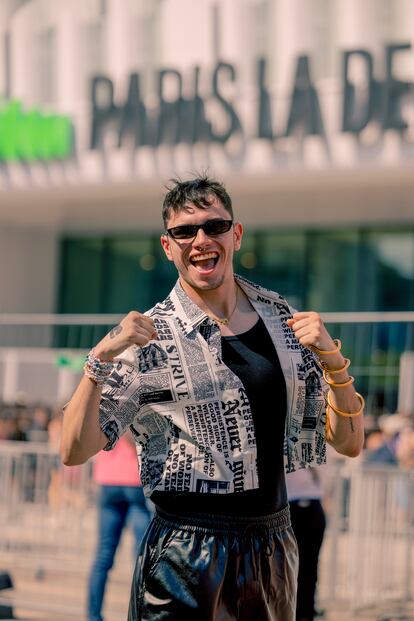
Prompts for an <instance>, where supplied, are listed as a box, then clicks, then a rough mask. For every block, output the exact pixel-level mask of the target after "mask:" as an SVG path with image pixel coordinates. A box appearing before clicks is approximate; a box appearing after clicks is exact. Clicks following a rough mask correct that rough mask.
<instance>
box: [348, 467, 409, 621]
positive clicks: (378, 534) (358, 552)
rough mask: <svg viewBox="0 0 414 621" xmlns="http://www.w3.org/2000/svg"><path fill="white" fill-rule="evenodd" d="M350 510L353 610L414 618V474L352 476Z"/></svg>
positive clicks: (382, 471)
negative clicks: (413, 614)
mask: <svg viewBox="0 0 414 621" xmlns="http://www.w3.org/2000/svg"><path fill="white" fill-rule="evenodd" d="M349 509H350V510H349V562H348V572H349V589H350V590H349V598H350V602H351V606H352V609H353V611H354V612H356V611H362V610H368V609H369V610H371V611H378V613H379V614H381V615H385V616H386V617H388V616H389V615H391V617H392V618H393V619H394V618H414V617H410V616H409V617H406V616H405V614H407V613H406V612H405V611H406V610H408V608H409V606H410V603H412V602H413V598H414V471H413V470H406V471H404V470H401V469H398V468H397V467H392V466H389V467H387V466H380V465H378V466H371V465H370V466H369V467H368V466H365V467H364V466H362V467H361V468H358V469H355V470H353V471H351V479H350V508H349ZM393 611H394V612H393ZM398 611H399V612H400V613H401V614H402V616H401V617H400V616H398V614H399V612H398ZM411 611H412V609H411ZM383 618H384V617H383Z"/></svg>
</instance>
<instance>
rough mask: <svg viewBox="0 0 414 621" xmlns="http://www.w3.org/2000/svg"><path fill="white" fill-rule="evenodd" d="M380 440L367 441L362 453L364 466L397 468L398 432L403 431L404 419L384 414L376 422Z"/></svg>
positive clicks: (400, 416)
mask: <svg viewBox="0 0 414 621" xmlns="http://www.w3.org/2000/svg"><path fill="white" fill-rule="evenodd" d="M378 425H379V429H380V431H381V433H382V438H380V437H377V441H376V442H375V443H374V441H373V440H370V441H368V445H367V448H366V450H365V453H364V462H365V463H366V464H388V465H392V466H398V457H397V445H398V438H399V435H400V432H401V431H402V430H403V429H404V427H405V425H406V422H405V417H404V416H402V415H401V414H398V413H396V414H384V415H382V416H380V418H379V421H378ZM368 440H369V438H368Z"/></svg>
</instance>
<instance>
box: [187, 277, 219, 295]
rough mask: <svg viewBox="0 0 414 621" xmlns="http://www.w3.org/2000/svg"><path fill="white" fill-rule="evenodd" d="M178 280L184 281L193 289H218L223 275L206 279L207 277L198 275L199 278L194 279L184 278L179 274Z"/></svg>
mask: <svg viewBox="0 0 414 621" xmlns="http://www.w3.org/2000/svg"><path fill="white" fill-rule="evenodd" d="M180 280H181V282H183V281H184V283H185V284H186V285H187V286H189V287H191V288H192V289H195V290H196V291H213V290H214V289H218V288H219V287H221V285H222V284H223V282H224V277H221V278H217V279H216V278H215V279H214V280H208V279H207V278H206V279H204V278H203V277H202V276H200V278H197V280H195V279H192V278H184V277H183V275H182V274H181V275H180Z"/></svg>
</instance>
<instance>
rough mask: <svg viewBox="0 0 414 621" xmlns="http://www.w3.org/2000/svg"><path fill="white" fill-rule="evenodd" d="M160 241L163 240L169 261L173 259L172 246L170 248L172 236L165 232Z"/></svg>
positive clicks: (162, 244)
mask: <svg viewBox="0 0 414 621" xmlns="http://www.w3.org/2000/svg"><path fill="white" fill-rule="evenodd" d="M160 241H161V246H162V247H163V250H164V252H165V255H166V257H167V259H168V260H169V261H172V260H173V258H172V254H171V248H170V238H169V237H168V235H167V234H166V233H163V234H162V235H161V237H160Z"/></svg>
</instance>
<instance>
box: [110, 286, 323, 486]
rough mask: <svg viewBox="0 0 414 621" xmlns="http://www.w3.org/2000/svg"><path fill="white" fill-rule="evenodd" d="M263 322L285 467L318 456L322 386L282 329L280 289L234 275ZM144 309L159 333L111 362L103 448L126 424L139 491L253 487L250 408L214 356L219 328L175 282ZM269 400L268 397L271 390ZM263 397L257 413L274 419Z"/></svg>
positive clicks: (310, 360) (286, 313)
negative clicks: (278, 373) (274, 363)
mask: <svg viewBox="0 0 414 621" xmlns="http://www.w3.org/2000/svg"><path fill="white" fill-rule="evenodd" d="M236 280H237V283H238V284H239V285H240V287H241V288H242V289H243V291H244V292H245V293H246V295H247V296H248V298H249V300H250V302H251V304H252V305H253V306H254V308H255V309H256V311H257V313H258V314H259V315H260V317H261V318H262V319H263V321H264V323H265V325H266V328H267V330H268V331H269V334H270V336H271V338H272V340H273V343H274V345H275V348H276V350H277V353H278V356H279V360H280V364H281V367H282V371H283V374H284V377H285V381H286V390H287V415H286V428H285V449H284V452H285V465H286V471H287V472H292V471H294V470H296V469H297V468H301V467H305V466H307V465H310V464H315V463H317V464H321V463H324V462H325V459H326V445H325V421H326V412H325V395H324V393H325V390H326V385H325V384H324V382H323V378H322V373H321V369H320V368H319V366H318V364H317V363H316V358H315V355H314V354H313V353H312V352H311V351H310V350H308V349H306V348H304V347H302V346H301V345H300V344H299V342H298V341H297V339H296V338H295V336H294V334H293V332H292V330H291V329H290V328H289V327H288V326H287V325H286V321H287V319H289V318H290V317H291V316H292V312H293V310H292V309H291V308H290V307H289V305H288V303H287V302H286V300H284V299H283V298H282V297H281V296H280V295H279V294H277V293H275V292H272V291H269V290H267V289H265V288H263V287H260V286H258V285H255V284H253V283H251V282H249V281H248V280H246V279H244V278H241V277H240V276H236ZM146 314H148V315H149V316H151V317H152V319H153V320H154V324H155V326H156V328H157V333H158V338H157V340H154V341H151V342H150V343H149V344H148V345H147V346H145V347H142V348H140V347H136V346H134V347H130V348H129V349H128V350H126V351H125V352H124V353H123V354H121V356H119V357H118V358H117V359H116V364H115V367H114V370H113V372H112V374H111V376H110V378H109V379H108V381H107V383H106V385H105V387H104V390H103V392H102V400H101V406H100V423H101V427H102V429H103V431H104V432H105V434H106V435H107V436H108V438H109V441H108V445H107V446H106V447H105V449H106V450H108V449H110V448H112V446H113V445H114V444H115V442H116V441H117V439H118V438H119V437H120V435H121V434H122V433H123V432H124V431H125V429H126V428H127V427H128V426H129V427H130V428H131V431H132V433H133V434H134V437H135V440H136V444H137V452H138V461H139V464H140V474H141V481H142V485H143V486H144V489H145V493H146V494H147V495H150V494H151V493H152V491H154V490H155V489H156V490H160V491H169V490H171V491H175V492H199V493H203V492H204V493H219V494H220V493H232V492H242V491H247V490H250V489H255V488H258V485H259V481H258V476H257V449H256V438H255V432H254V426H253V421H252V414H251V410H250V405H249V401H248V399H247V396H246V391H245V389H244V387H243V384H242V383H241V381H240V380H239V378H238V377H237V376H236V375H234V374H233V373H232V371H231V370H230V369H229V368H228V367H227V366H226V365H224V363H223V361H222V359H221V334H220V330H219V327H218V325H217V324H216V322H215V321H214V320H212V319H211V318H210V317H208V316H207V315H206V314H205V313H204V312H203V311H202V310H201V309H200V308H199V307H198V306H197V305H196V304H194V303H193V302H192V301H191V300H190V299H189V297H188V296H187V295H186V293H185V292H184V291H183V289H182V288H181V286H180V284H179V282H177V284H176V286H175V287H174V289H173V290H172V291H171V293H170V295H169V296H168V297H167V298H166V300H164V302H162V303H160V304H157V305H156V306H155V307H154V308H152V309H151V310H150V311H148V312H147V313H146ZM275 398H276V399H277V396H275ZM276 412H277V404H272V403H271V402H269V405H268V410H267V411H266V412H264V413H263V415H264V416H272V413H274V415H276Z"/></svg>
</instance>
